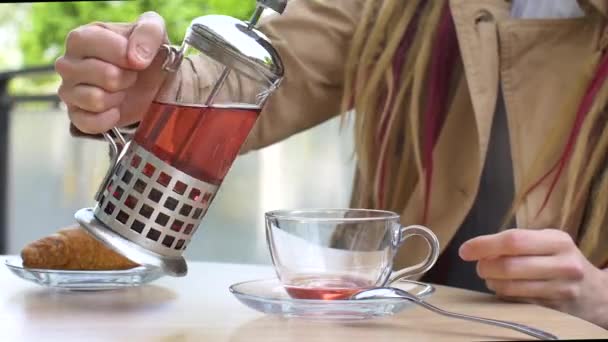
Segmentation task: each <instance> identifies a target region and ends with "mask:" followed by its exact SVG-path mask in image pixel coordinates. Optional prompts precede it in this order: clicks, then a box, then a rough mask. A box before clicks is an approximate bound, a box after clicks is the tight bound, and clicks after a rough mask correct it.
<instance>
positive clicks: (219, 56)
mask: <svg viewBox="0 0 608 342" xmlns="http://www.w3.org/2000/svg"><path fill="white" fill-rule="evenodd" d="M184 42H185V43H187V44H188V45H190V46H192V47H194V48H195V49H197V50H199V51H200V52H202V53H204V54H205V55H207V56H209V57H210V58H213V59H214V60H216V61H217V62H219V63H221V64H223V65H225V66H227V67H229V68H232V69H235V70H237V71H239V72H240V73H242V74H244V75H245V76H247V77H250V78H253V79H254V80H257V81H261V82H269V83H275V82H277V81H279V80H280V79H281V78H282V77H283V73H284V69H283V63H282V61H281V58H280V57H279V54H278V53H277V51H276V50H275V49H274V47H273V46H272V44H271V42H270V39H268V37H266V36H265V35H264V34H263V33H262V32H260V31H259V30H257V29H255V28H254V27H251V25H248V24H247V23H245V22H243V21H240V20H238V19H235V18H232V17H229V16H224V15H206V16H202V17H199V18H196V19H194V20H193V21H192V23H191V24H190V27H189V28H188V31H187V33H186V38H185V40H184Z"/></svg>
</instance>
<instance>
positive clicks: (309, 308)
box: [230, 279, 435, 320]
mask: <svg viewBox="0 0 608 342" xmlns="http://www.w3.org/2000/svg"><path fill="white" fill-rule="evenodd" d="M391 286H392V287H396V288H400V289H403V290H407V291H408V292H410V293H411V294H414V295H416V296H418V297H420V298H426V297H428V296H430V295H432V294H433V293H434V292H435V288H434V287H433V286H432V285H429V284H424V283H420V282H416V281H409V280H402V281H398V282H396V283H394V284H392V285H391ZM230 292H231V293H232V294H233V295H234V296H235V297H236V298H237V299H238V300H239V301H240V302H241V303H243V304H245V305H246V306H248V307H250V308H252V309H254V310H257V311H260V312H263V313H265V314H271V315H278V316H283V317H286V318H305V319H312V320H361V319H369V318H377V317H384V316H390V315H394V314H396V313H398V312H401V311H403V310H404V309H406V308H410V307H411V306H413V305H415V304H412V303H410V302H408V301H406V300H403V299H398V298H386V299H373V300H361V301H356V300H319V299H294V298H292V297H290V296H289V294H287V291H285V289H284V287H283V285H282V284H281V283H280V281H279V280H278V279H264V280H253V281H247V282H242V283H238V284H234V285H232V286H230Z"/></svg>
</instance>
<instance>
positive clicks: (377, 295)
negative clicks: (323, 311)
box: [351, 287, 558, 340]
mask: <svg viewBox="0 0 608 342" xmlns="http://www.w3.org/2000/svg"><path fill="white" fill-rule="evenodd" d="M382 298H402V299H405V300H409V301H411V302H413V303H415V304H418V305H420V306H422V307H424V308H426V309H429V310H431V311H434V312H436V313H438V314H441V315H444V316H448V317H453V318H460V319H464V320H467V321H473V322H478V323H484V324H489V325H494V326H498V327H502V328H507V329H512V330H516V331H519V332H521V333H524V334H526V335H529V336H533V337H536V338H538V339H540V340H557V339H558V338H557V336H555V335H552V334H549V333H547V332H544V331H542V330H539V329H536V328H532V327H528V326H526V325H523V324H518V323H513V322H506V321H499V320H495V319H489V318H482V317H475V316H469V315H463V314H458V313H454V312H449V311H445V310H442V309H440V308H438V307H436V306H434V305H431V304H429V303H427V302H425V301H423V300H422V299H420V298H418V297H416V296H414V295H412V294H411V293H409V292H407V291H404V290H401V289H397V288H394V287H380V288H374V289H370V290H365V291H361V292H359V293H356V294H355V295H353V296H352V297H351V299H355V300H365V299H382Z"/></svg>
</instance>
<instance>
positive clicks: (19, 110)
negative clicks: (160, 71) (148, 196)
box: [0, 0, 354, 263]
mask: <svg viewBox="0 0 608 342" xmlns="http://www.w3.org/2000/svg"><path fill="white" fill-rule="evenodd" d="M254 6H255V2H254V1H253V0H171V1H161V0H133V1H79V2H53V3H33V4H32V3H26V4H0V46H1V47H2V49H1V50H0V51H1V52H0V115H1V116H0V139H1V140H0V144H2V146H0V159H1V161H2V162H3V164H2V168H5V170H6V174H5V175H4V174H3V173H2V172H0V191H1V192H2V193H0V199H1V198H2V196H4V200H3V201H0V205H2V206H3V208H4V209H3V210H4V211H3V212H4V216H5V217H4V218H2V217H1V215H0V220H2V221H4V222H1V226H0V233H1V234H2V235H0V242H1V243H0V248H1V249H0V254H17V253H19V251H20V250H21V248H22V247H23V246H24V245H25V244H27V243H29V242H30V241H32V240H34V239H37V238H40V237H42V236H45V235H48V234H51V233H53V232H54V231H56V230H57V229H58V228H60V227H62V226H66V225H70V224H73V223H74V220H73V214H74V212H75V211H76V210H77V209H79V208H81V207H84V206H93V205H94V202H93V195H94V193H95V191H96V190H97V187H98V185H99V183H100V182H101V180H102V178H103V176H104V174H105V172H106V170H107V167H108V159H107V153H108V147H107V145H106V144H105V143H104V142H101V141H90V140H83V139H76V138H73V137H71V136H70V135H69V132H68V125H69V121H68V118H67V115H66V112H65V109H64V107H63V105H62V104H61V103H60V102H58V101H57V99H56V97H55V96H54V95H55V92H56V89H57V87H58V85H59V79H58V77H57V75H55V73H54V71H53V70H52V64H53V63H54V61H55V59H56V58H57V57H58V56H60V55H61V54H62V53H63V43H64V39H65V36H66V35H67V33H68V32H69V31H70V30H72V29H73V28H75V27H77V26H79V25H82V24H86V23H89V22H92V21H114V22H121V21H122V22H128V21H133V20H135V19H136V18H137V16H138V15H139V14H140V13H142V12H144V11H148V10H154V11H156V12H158V13H160V14H161V15H162V16H163V17H164V18H165V20H166V23H167V29H168V32H169V35H170V39H171V42H172V43H174V44H179V43H181V39H182V37H183V34H184V33H185V30H186V28H187V26H188V24H189V23H190V21H191V20H192V19H194V18H195V17H198V16H201V15H205V14H209V13H216V14H227V15H231V16H235V17H238V18H241V19H245V20H246V19H248V18H249V16H250V15H251V13H252V12H253V9H254ZM45 66H46V67H48V68H46V69H45V68H44V67H45ZM33 67H34V68H38V67H42V70H43V72H35V73H24V72H26V71H27V70H28V69H29V68H33ZM44 70H46V71H44ZM15 72H16V73H15ZM338 120H339V119H335V120H331V121H329V122H326V123H324V124H322V125H320V126H317V127H315V128H313V129H311V130H309V131H307V132H304V133H301V134H299V135H296V136H294V137H292V138H290V139H288V140H286V141H283V142H281V143H279V144H275V145H273V146H270V147H268V148H265V149H263V150H260V151H257V152H254V153H250V154H247V155H245V156H242V157H239V159H237V161H236V163H235V164H234V166H233V167H232V169H231V171H230V173H229V174H228V177H227V178H226V179H225V182H224V184H223V186H222V188H221V190H220V192H219V194H218V196H217V197H216V200H215V202H214V203H213V205H212V207H211V210H210V211H209V212H208V214H207V216H206V217H205V219H204V220H203V223H202V224H201V227H200V230H199V231H198V233H197V236H196V237H195V238H194V241H193V242H192V243H191V244H190V246H189V248H188V251H187V252H186V255H187V257H188V258H189V259H190V260H205V261H217V262H235V263H269V262H270V259H269V257H268V253H267V248H266V245H265V237H264V225H263V224H264V222H263V214H264V212H266V211H268V210H274V209H288V208H314V207H345V206H348V202H349V197H350V192H351V181H352V175H353V165H354V164H353V158H352V156H353V146H352V129H351V127H350V126H349V125H347V126H346V127H340V122H339V121H338ZM2 151H4V152H2Z"/></svg>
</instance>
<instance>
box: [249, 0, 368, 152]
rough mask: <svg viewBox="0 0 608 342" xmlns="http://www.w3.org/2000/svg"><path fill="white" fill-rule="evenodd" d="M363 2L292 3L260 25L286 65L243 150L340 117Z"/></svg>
mask: <svg viewBox="0 0 608 342" xmlns="http://www.w3.org/2000/svg"><path fill="white" fill-rule="evenodd" d="M362 8H363V0H291V1H290V3H289V5H288V6H287V8H286V10H285V12H284V13H283V14H282V15H273V16H271V17H269V18H268V20H265V21H264V22H262V24H261V25H260V30H261V31H262V32H264V33H265V34H266V35H267V36H268V37H269V38H270V40H271V41H272V43H273V45H274V46H275V48H276V49H277V51H278V53H279V55H280V56H281V58H282V60H283V63H284V66H285V77H284V80H283V83H282V84H281V86H280V87H279V89H278V90H277V91H276V93H275V94H273V95H271V97H270V98H269V100H268V102H267V104H266V106H265V108H264V110H263V112H262V113H261V115H260V118H259V119H258V122H257V123H256V125H255V126H254V128H253V130H252V132H251V134H250V136H249V139H248V140H247V142H246V143H245V146H243V149H242V152H246V151H248V150H251V149H258V148H262V147H265V146H268V145H271V144H273V143H276V142H278V141H280V140H282V139H285V138H288V137H289V136H291V135H294V134H296V133H299V132H301V131H304V130H306V129H308V128H311V127H313V126H315V125H318V124H320V123H322V122H324V121H326V120H328V119H330V118H332V117H334V116H336V115H339V114H340V103H341V99H342V93H343V80H344V67H345V63H346V58H347V54H348V51H349V48H350V44H351V40H352V37H353V34H354V31H355V29H356V26H357V22H358V21H359V14H360V12H361V10H362Z"/></svg>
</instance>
